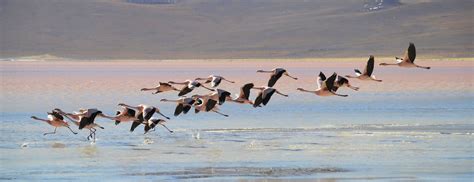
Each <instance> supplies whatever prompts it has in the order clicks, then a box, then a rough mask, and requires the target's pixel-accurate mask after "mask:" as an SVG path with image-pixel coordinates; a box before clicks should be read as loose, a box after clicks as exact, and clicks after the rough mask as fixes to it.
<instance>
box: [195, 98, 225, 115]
mask: <svg viewBox="0 0 474 182" xmlns="http://www.w3.org/2000/svg"><path fill="white" fill-rule="evenodd" d="M192 98H193V99H195V100H196V102H194V104H193V106H194V112H195V113H199V112H200V111H204V112H209V111H212V112H215V113H217V114H220V115H222V116H225V117H229V115H227V114H223V113H221V112H219V108H218V106H217V105H216V104H217V101H216V100H213V99H211V98H210V97H209V95H193V96H192Z"/></svg>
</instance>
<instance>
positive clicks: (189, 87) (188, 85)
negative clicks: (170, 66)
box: [168, 80, 214, 96]
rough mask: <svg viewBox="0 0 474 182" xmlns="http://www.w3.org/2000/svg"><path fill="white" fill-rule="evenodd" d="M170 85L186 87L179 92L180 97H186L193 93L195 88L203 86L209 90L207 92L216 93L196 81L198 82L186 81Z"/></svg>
mask: <svg viewBox="0 0 474 182" xmlns="http://www.w3.org/2000/svg"><path fill="white" fill-rule="evenodd" d="M168 83H170V84H179V85H185V86H184V87H183V88H182V89H181V91H180V92H179V94H178V96H183V95H186V94H188V93H189V92H191V91H193V90H194V88H196V87H201V86H202V87H203V88H205V89H207V90H210V91H214V90H212V89H210V88H208V87H206V86H204V85H202V84H201V83H199V82H198V81H196V80H186V81H184V82H174V81H169V82H168Z"/></svg>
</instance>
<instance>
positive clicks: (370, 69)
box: [346, 55, 382, 82]
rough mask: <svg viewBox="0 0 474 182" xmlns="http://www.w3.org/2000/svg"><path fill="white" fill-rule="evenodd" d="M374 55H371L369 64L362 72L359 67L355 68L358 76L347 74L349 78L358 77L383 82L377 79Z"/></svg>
mask: <svg viewBox="0 0 474 182" xmlns="http://www.w3.org/2000/svg"><path fill="white" fill-rule="evenodd" d="M374 62H375V60H374V56H372V55H370V57H369V60H368V61H367V65H366V66H365V70H364V72H360V71H359V70H358V69H354V71H355V74H356V76H350V75H346V77H347V78H358V79H360V80H373V81H377V82H381V81H382V80H377V79H376V78H375V75H373V72H374Z"/></svg>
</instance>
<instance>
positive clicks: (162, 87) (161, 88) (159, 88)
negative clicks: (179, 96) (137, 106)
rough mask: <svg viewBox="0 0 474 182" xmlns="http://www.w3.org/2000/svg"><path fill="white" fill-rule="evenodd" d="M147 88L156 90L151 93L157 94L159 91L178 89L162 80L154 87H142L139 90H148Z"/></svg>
mask: <svg viewBox="0 0 474 182" xmlns="http://www.w3.org/2000/svg"><path fill="white" fill-rule="evenodd" d="M149 90H156V92H153V93H152V94H157V93H161V92H166V91H173V90H174V91H180V90H179V89H177V88H175V87H173V86H172V85H170V84H169V83H164V82H159V84H158V86H156V87H154V88H142V89H141V91H149Z"/></svg>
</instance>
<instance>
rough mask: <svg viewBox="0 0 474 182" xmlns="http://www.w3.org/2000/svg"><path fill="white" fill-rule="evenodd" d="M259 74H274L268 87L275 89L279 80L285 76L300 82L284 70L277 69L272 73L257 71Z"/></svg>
mask: <svg viewBox="0 0 474 182" xmlns="http://www.w3.org/2000/svg"><path fill="white" fill-rule="evenodd" d="M257 73H272V75H271V77H270V80H268V87H273V86H274V85H275V83H276V82H277V80H278V79H280V78H281V76H283V75H285V76H288V77H290V78H293V79H294V80H298V78H296V77H293V76H290V74H289V73H288V71H286V70H285V69H283V68H275V69H273V70H272V71H264V70H257Z"/></svg>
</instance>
